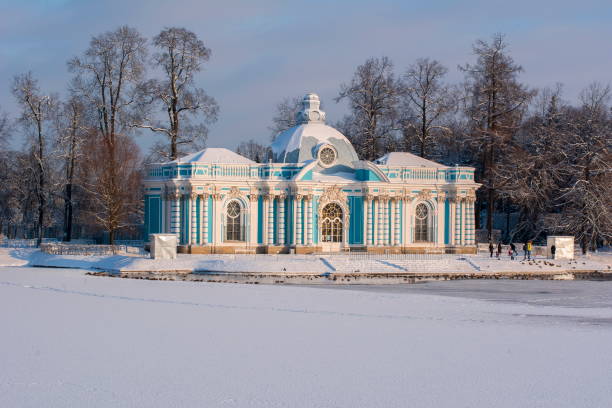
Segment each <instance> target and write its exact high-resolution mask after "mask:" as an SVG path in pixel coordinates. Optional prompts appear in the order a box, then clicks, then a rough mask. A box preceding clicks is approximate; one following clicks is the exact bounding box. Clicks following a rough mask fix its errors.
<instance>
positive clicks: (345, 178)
mask: <svg viewBox="0 0 612 408" xmlns="http://www.w3.org/2000/svg"><path fill="white" fill-rule="evenodd" d="M312 181H319V182H327V183H347V182H354V181H357V178H356V177H355V173H349V172H346V171H339V172H337V173H334V174H323V173H318V172H313V173H312Z"/></svg>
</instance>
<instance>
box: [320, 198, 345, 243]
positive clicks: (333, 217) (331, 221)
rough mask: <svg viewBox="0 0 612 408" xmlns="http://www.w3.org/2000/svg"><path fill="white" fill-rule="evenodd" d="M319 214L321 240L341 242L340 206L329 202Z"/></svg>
mask: <svg viewBox="0 0 612 408" xmlns="http://www.w3.org/2000/svg"><path fill="white" fill-rule="evenodd" d="M321 215H322V221H321V240H322V241H323V242H342V208H340V206H339V205H338V204H336V203H330V204H327V205H326V206H325V207H324V208H323V211H322V214H321Z"/></svg>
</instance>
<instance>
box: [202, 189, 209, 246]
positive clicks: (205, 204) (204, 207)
mask: <svg viewBox="0 0 612 408" xmlns="http://www.w3.org/2000/svg"><path fill="white" fill-rule="evenodd" d="M201 218H202V244H203V245H208V194H203V195H202V217H201Z"/></svg>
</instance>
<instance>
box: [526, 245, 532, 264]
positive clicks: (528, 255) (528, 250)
mask: <svg viewBox="0 0 612 408" xmlns="http://www.w3.org/2000/svg"><path fill="white" fill-rule="evenodd" d="M532 250H533V243H532V242H531V241H527V260H528V261H531V251H532Z"/></svg>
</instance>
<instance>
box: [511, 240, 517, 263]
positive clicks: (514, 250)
mask: <svg viewBox="0 0 612 408" xmlns="http://www.w3.org/2000/svg"><path fill="white" fill-rule="evenodd" d="M516 255H517V253H516V245H514V242H511V243H510V259H511V260H513V261H514V257H515V256H516Z"/></svg>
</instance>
